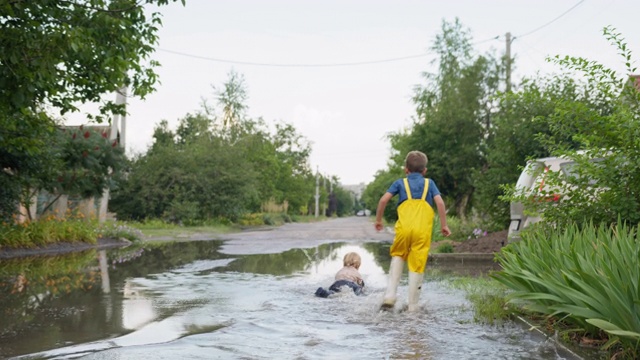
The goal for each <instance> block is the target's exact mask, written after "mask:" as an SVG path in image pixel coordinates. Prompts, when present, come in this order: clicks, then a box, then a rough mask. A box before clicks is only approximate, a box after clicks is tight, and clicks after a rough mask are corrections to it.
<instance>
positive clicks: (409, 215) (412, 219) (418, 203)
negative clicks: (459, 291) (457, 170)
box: [390, 178, 435, 274]
mask: <svg viewBox="0 0 640 360" xmlns="http://www.w3.org/2000/svg"><path fill="white" fill-rule="evenodd" d="M404 188H405V190H406V192H407V200H405V201H403V202H402V204H400V205H399V206H398V221H397V222H396V227H395V229H396V236H395V238H394V239H393V245H391V250H390V253H391V256H398V257H401V258H402V260H404V261H407V265H408V267H409V271H412V272H416V273H420V274H422V273H423V272H424V268H425V266H426V265H427V258H428V256H429V248H430V247H431V233H432V230H433V219H434V217H435V212H434V211H433V208H432V207H431V205H429V203H428V202H427V201H426V197H427V192H428V191H429V179H424V191H422V197H421V198H420V199H413V198H412V197H411V189H409V181H408V180H407V179H406V178H405V179H404Z"/></svg>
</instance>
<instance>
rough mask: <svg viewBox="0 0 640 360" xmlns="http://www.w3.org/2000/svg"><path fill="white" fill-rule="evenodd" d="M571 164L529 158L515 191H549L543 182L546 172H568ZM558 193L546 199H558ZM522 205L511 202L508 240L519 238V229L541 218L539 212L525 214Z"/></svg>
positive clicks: (569, 162) (563, 160) (568, 161)
mask: <svg viewBox="0 0 640 360" xmlns="http://www.w3.org/2000/svg"><path fill="white" fill-rule="evenodd" d="M572 164H575V162H573V161H572V160H569V159H564V158H559V157H548V158H541V159H536V160H530V161H528V162H527V165H526V166H525V168H524V170H523V171H522V173H521V174H520V177H519V178H518V182H517V183H516V191H518V192H524V193H527V194H531V195H535V194H536V193H539V192H542V191H543V190H544V191H545V192H547V191H549V189H548V185H547V184H545V180H546V177H547V173H548V172H549V171H550V170H551V171H560V170H563V171H564V172H569V169H570V167H571V165H572ZM561 196H562V195H561V194H560V193H553V195H551V196H550V197H549V198H548V199H546V200H547V201H559V200H560V198H561ZM524 210H525V209H524V205H523V204H522V203H520V202H512V203H511V223H510V224H509V235H508V239H509V242H512V241H517V240H519V239H520V231H521V230H522V229H524V228H526V227H527V226H529V225H531V224H533V223H536V222H538V221H540V220H541V217H540V214H535V215H531V214H525V211H524Z"/></svg>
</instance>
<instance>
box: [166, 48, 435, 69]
mask: <svg viewBox="0 0 640 360" xmlns="http://www.w3.org/2000/svg"><path fill="white" fill-rule="evenodd" d="M158 50H160V51H164V52H167V53H171V54H175V55H181V56H186V57H190V58H194V59H201V60H207V61H214V62H221V63H227V64H236V65H251V66H269V67H338V66H359V65H371V64H381V63H386V62H394V61H402V60H408V59H415V58H420V57H425V56H427V55H429V53H423V54H416V55H409V56H402V57H397V58H390V59H382V60H368V61H356V62H348V63H325V64H320V63H319V64H286V63H285V64H278V63H262V62H252V61H239V60H229V59H220V58H213V57H207V56H200V55H193V54H187V53H183V52H179V51H173V50H168V49H161V48H158Z"/></svg>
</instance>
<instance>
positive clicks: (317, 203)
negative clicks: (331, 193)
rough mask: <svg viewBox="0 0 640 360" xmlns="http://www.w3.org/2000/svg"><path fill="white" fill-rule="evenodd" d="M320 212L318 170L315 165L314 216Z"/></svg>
mask: <svg viewBox="0 0 640 360" xmlns="http://www.w3.org/2000/svg"><path fill="white" fill-rule="evenodd" d="M319 213H320V171H319V169H318V168H317V167H316V217H318V215H319Z"/></svg>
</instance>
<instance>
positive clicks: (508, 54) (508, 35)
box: [505, 32, 511, 93]
mask: <svg viewBox="0 0 640 360" xmlns="http://www.w3.org/2000/svg"><path fill="white" fill-rule="evenodd" d="M505 38H506V42H507V50H506V54H505V57H506V61H507V63H506V79H505V80H506V82H507V86H506V92H508V93H510V92H511V33H510V32H507V33H506V34H505Z"/></svg>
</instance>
